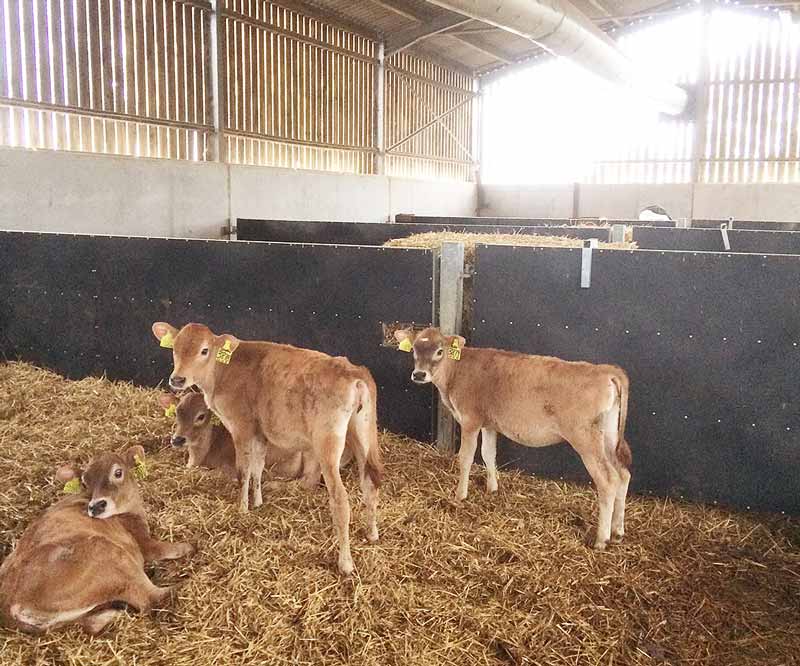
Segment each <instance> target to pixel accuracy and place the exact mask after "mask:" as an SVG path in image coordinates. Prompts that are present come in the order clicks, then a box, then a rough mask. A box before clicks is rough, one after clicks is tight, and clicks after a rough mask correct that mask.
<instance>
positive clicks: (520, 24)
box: [428, 0, 687, 115]
mask: <svg viewBox="0 0 800 666" xmlns="http://www.w3.org/2000/svg"><path fill="white" fill-rule="evenodd" d="M428 2H430V3H431V4H434V5H438V6H439V7H443V8H444V9H449V10H450V11H453V12H457V13H459V14H463V15H464V16H469V17H470V18H473V19H477V20H478V21H482V22H484V23H488V24H490V25H493V26H496V27H498V28H502V29H503V30H507V31H508V32H512V33H514V34H516V35H519V36H521V37H525V38H526V39H530V40H531V41H533V42H535V43H536V44H538V45H540V46H541V47H542V48H544V49H546V50H547V51H549V52H551V53H553V54H555V55H559V56H563V57H565V58H569V59H570V60H572V61H573V62H575V63H576V64H577V65H580V66H582V67H584V68H585V69H587V70H589V71H591V72H594V73H595V74H597V75H598V76H601V77H603V78H604V79H607V80H609V81H612V82H613V83H616V84H618V85H621V86H625V87H626V88H630V89H631V90H633V91H634V92H636V93H639V94H641V95H644V96H645V97H646V98H647V99H649V100H650V101H651V102H652V103H653V104H655V105H656V107H657V108H658V109H659V111H662V112H664V113H667V114H670V115H679V114H680V113H682V112H683V110H684V109H685V108H686V101H687V95H686V91H685V90H683V89H682V88H680V87H679V86H676V85H675V84H673V83H669V82H665V81H658V80H655V79H656V78H657V77H655V76H653V75H652V73H650V72H647V71H644V70H643V68H641V67H639V66H637V65H636V63H634V62H633V61H632V60H631V59H630V58H628V56H626V55H625V54H624V53H623V52H622V51H620V49H619V47H618V46H617V45H616V44H615V43H614V41H613V40H611V39H610V38H609V37H608V36H607V35H606V34H605V33H604V32H603V31H602V30H600V29H599V28H597V27H596V26H595V25H594V24H593V23H592V22H591V21H590V20H589V19H588V18H586V17H585V16H584V15H583V14H582V13H581V12H579V11H578V10H577V9H576V8H575V7H573V6H572V5H571V4H570V3H569V2H561V1H560V0H428Z"/></svg>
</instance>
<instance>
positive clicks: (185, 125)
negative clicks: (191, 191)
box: [0, 0, 209, 160]
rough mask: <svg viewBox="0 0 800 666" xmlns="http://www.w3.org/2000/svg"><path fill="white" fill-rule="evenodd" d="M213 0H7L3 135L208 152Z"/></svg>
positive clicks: (65, 145)
mask: <svg viewBox="0 0 800 666" xmlns="http://www.w3.org/2000/svg"><path fill="white" fill-rule="evenodd" d="M208 10H209V3H208V2H202V1H200V0H193V1H191V2H189V1H188V0H187V1H181V0H0V63H2V64H3V65H4V66H2V67H0V143H2V144H4V145H8V146H23V147H29V148H49V149H55V150H75V151H87V152H94V153H109V154H117V155H136V156H142V157H169V158H174V159H191V160H198V159H203V158H204V154H205V138H206V131H207V129H208V122H209V121H208V111H207V109H206V96H207V91H206V87H207V77H206V75H205V72H204V67H203V63H204V59H205V57H206V49H207V45H206V43H207V39H206V37H207V35H206V34H205V32H204V25H205V23H206V21H207V19H208Z"/></svg>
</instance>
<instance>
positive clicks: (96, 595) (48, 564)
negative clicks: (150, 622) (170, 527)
mask: <svg viewBox="0 0 800 666" xmlns="http://www.w3.org/2000/svg"><path fill="white" fill-rule="evenodd" d="M137 458H140V459H142V460H143V459H144V449H142V447H141V446H132V447H131V448H129V449H128V450H127V451H125V453H123V454H121V455H119V454H116V453H104V454H101V455H99V456H97V457H95V458H94V459H93V460H92V461H91V463H89V466H88V467H87V468H86V470H85V471H81V470H79V469H76V468H74V467H70V466H64V467H61V468H60V469H59V470H58V472H57V474H56V478H58V479H59V480H60V481H71V480H74V481H73V483H75V484H76V486H77V487H78V488H79V492H78V494H77V495H70V496H68V497H65V498H64V499H62V500H60V501H59V502H56V503H55V504H54V505H53V506H51V507H50V508H49V509H47V510H46V511H45V513H44V514H43V515H41V516H40V517H39V518H37V519H36V520H34V521H33V523H31V524H30V525H29V526H28V528H27V529H26V530H25V532H23V534H22V536H21V537H20V539H19V542H18V543H17V546H16V548H15V549H14V551H13V552H12V553H11V555H9V556H8V557H7V558H6V560H5V561H4V562H3V565H2V566H1V567H0V619H2V621H3V622H4V623H5V624H6V625H7V626H10V627H15V628H17V629H21V630H23V631H27V632H31V633H40V632H44V631H47V630H49V629H55V628H58V627H61V626H64V625H66V624H70V623H72V622H77V623H79V624H80V625H81V626H82V627H83V628H84V630H85V631H87V632H88V633H91V634H96V633H98V632H100V631H101V630H102V629H103V628H104V627H105V626H106V625H107V624H108V623H109V622H111V621H112V620H113V619H114V617H115V616H116V615H117V614H119V613H121V612H122V609H123V608H124V607H126V606H127V607H132V608H135V609H137V610H139V611H141V612H146V611H148V610H149V609H151V608H153V607H154V606H158V605H160V604H162V603H163V602H165V601H166V600H167V599H168V598H169V596H170V593H171V589H170V588H168V587H157V586H155V585H154V584H153V583H152V582H151V581H150V579H149V578H148V577H147V574H145V572H144V565H145V562H156V561H158V560H169V559H177V558H179V557H184V556H186V555H191V554H192V553H193V552H194V551H195V548H194V546H192V545H191V544H188V543H167V542H165V541H157V540H155V539H153V538H152V537H151V536H150V531H149V529H148V527H147V521H146V519H145V513H144V505H143V504H142V499H141V496H140V495H139V489H138V487H137V485H136V481H135V479H134V474H133V470H134V466H135V461H136V459H137ZM78 479H80V484H79V485H78V483H77V480H78Z"/></svg>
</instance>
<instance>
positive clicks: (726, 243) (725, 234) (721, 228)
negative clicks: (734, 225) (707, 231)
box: [719, 222, 731, 252]
mask: <svg viewBox="0 0 800 666" xmlns="http://www.w3.org/2000/svg"><path fill="white" fill-rule="evenodd" d="M719 232H720V233H721V234H722V246H723V247H724V248H725V250H726V251H728V252H730V249H731V242H730V240H729V239H728V223H727V222H723V223H722V224H720V225H719Z"/></svg>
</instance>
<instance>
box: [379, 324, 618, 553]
mask: <svg viewBox="0 0 800 666" xmlns="http://www.w3.org/2000/svg"><path fill="white" fill-rule="evenodd" d="M395 337H396V339H397V340H398V341H399V342H400V346H401V349H404V350H405V351H412V350H413V352H414V372H413V373H412V375H411V379H412V381H414V382H415V383H417V384H427V383H429V382H432V383H433V384H434V385H435V386H436V388H437V389H439V395H440V396H441V398H442V402H443V403H444V404H445V406H446V407H447V408H448V409H449V410H450V412H451V413H452V414H453V417H454V418H455V420H456V421H458V423H459V425H460V426H461V448H460V450H459V456H458V458H459V466H460V471H461V474H460V479H459V482H458V489H457V496H458V498H459V499H464V498H466V496H467V488H468V485H469V473H470V467H471V465H472V462H473V460H474V458H475V448H476V447H477V444H478V431H480V433H481V456H482V457H483V462H484V464H485V465H486V478H487V488H488V490H489V492H495V491H496V490H497V468H496V465H495V453H496V445H497V433H498V432H499V433H501V434H503V435H505V436H506V437H508V438H510V439H513V440H514V441H516V442H519V443H520V444H524V445H525V446H548V445H550V444H556V443H558V442H561V441H565V440H566V441H567V442H569V443H570V444H571V445H572V448H573V449H575V451H577V452H578V455H580V457H581V460H583V464H584V465H585V466H586V469H587V470H588V472H589V474H590V475H591V477H592V480H593V481H594V483H595V486H596V487H597V494H598V500H599V520H598V526H597V537H596V539H595V543H594V547H595V548H597V549H600V550H602V549H604V548H605V547H606V545H607V544H608V542H609V540H613V541H621V540H622V537H623V536H624V534H625V498H626V496H627V493H628V483H629V481H630V478H631V475H630V472H629V468H630V465H631V451H630V449H629V448H628V443H627V442H626V441H625V421H626V418H627V413H628V377H627V375H626V374H625V372H624V371H623V370H622V369H621V368H618V367H616V366H613V365H593V364H591V363H574V362H569V361H562V360H561V359H558V358H552V357H549V356H528V355H525V354H515V353H511V352H507V351H501V350H498V349H479V348H475V347H466V348H465V347H464V338H462V337H461V336H459V335H449V336H446V335H442V334H441V333H440V332H439V330H438V329H436V328H428V329H426V330H424V331H422V332H421V333H419V334H415V333H414V332H413V331H403V330H399V331H396V332H395Z"/></svg>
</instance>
